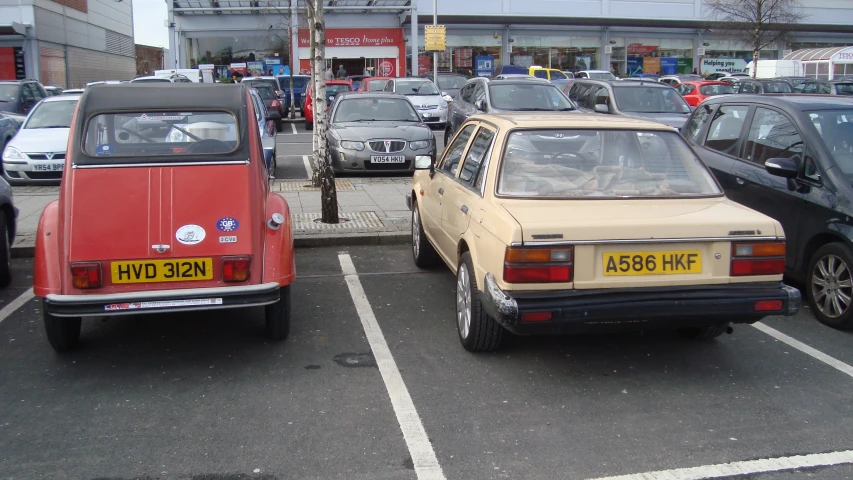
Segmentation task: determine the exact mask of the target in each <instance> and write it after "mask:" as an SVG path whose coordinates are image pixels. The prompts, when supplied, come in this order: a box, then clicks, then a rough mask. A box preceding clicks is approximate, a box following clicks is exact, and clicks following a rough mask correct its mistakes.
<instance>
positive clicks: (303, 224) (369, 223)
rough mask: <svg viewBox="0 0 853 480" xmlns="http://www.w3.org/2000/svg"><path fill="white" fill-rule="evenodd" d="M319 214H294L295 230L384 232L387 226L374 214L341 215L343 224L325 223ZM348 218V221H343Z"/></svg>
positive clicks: (292, 217) (355, 213) (353, 213)
mask: <svg viewBox="0 0 853 480" xmlns="http://www.w3.org/2000/svg"><path fill="white" fill-rule="evenodd" d="M321 216H322V215H321V214H319V213H292V214H291V215H290V218H291V219H292V220H293V229H294V230H365V229H372V230H383V229H384V228H385V225H384V224H383V223H382V221H381V220H379V217H377V216H376V214H375V213H374V212H347V213H343V214H340V217H341V223H335V224H330V223H323V222H321V221H320V217H321ZM344 218H346V219H347V221H343V219H344Z"/></svg>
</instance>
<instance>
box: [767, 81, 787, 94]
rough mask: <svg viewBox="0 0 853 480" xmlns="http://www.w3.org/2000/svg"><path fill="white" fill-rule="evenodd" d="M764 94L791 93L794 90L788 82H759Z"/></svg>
mask: <svg viewBox="0 0 853 480" xmlns="http://www.w3.org/2000/svg"><path fill="white" fill-rule="evenodd" d="M761 86H763V87H764V93H793V92H794V89H793V88H792V87H791V84H790V83H788V82H761Z"/></svg>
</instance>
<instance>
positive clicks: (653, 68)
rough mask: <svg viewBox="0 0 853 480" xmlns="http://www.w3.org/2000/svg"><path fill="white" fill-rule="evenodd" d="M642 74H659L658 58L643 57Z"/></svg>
mask: <svg viewBox="0 0 853 480" xmlns="http://www.w3.org/2000/svg"><path fill="white" fill-rule="evenodd" d="M643 73H653V74H660V57H643Z"/></svg>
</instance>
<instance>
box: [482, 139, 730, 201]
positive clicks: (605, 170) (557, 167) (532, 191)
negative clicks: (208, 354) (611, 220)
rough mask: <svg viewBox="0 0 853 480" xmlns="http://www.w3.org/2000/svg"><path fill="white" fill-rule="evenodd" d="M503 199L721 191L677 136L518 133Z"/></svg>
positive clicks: (503, 179)
mask: <svg viewBox="0 0 853 480" xmlns="http://www.w3.org/2000/svg"><path fill="white" fill-rule="evenodd" d="M500 170H501V171H500V177H499V179H498V189H497V192H498V194H499V195H509V196H517V197H531V198H634V197H640V198H643V197H654V198H660V197H696V196H716V195H720V194H721V193H722V192H721V191H720V189H719V186H718V185H717V183H716V182H715V181H714V179H713V177H712V176H711V174H710V173H709V172H708V170H707V169H706V168H705V166H704V165H703V164H702V162H701V161H700V160H699V159H698V158H697V157H696V156H695V155H694V154H693V152H692V151H691V150H690V148H688V147H687V145H686V144H685V142H684V140H683V139H682V138H681V137H680V136H678V134H676V133H675V132H662V131H644V130H603V129H602V130H593V129H590V130H569V129H549V130H519V131H515V132H511V133H510V134H509V135H508V137H507V146H506V148H505V150H504V158H503V161H502V162H501V167H500Z"/></svg>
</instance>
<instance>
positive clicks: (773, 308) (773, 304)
mask: <svg viewBox="0 0 853 480" xmlns="http://www.w3.org/2000/svg"><path fill="white" fill-rule="evenodd" d="M754 309H755V311H756V312H778V311H780V310H782V300H757V301H756V302H755V307H754Z"/></svg>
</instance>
